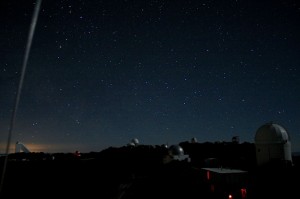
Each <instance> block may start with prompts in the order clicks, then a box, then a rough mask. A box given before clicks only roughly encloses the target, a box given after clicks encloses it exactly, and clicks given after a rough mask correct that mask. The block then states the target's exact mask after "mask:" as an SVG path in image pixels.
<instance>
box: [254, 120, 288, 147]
mask: <svg viewBox="0 0 300 199" xmlns="http://www.w3.org/2000/svg"><path fill="white" fill-rule="evenodd" d="M289 140H290V137H289V135H288V133H287V131H286V130H285V129H284V128H283V127H282V126H280V125H278V124H275V123H267V124H264V125H262V126H261V127H259V128H258V129H257V131H256V134H255V142H256V143H266V142H268V143H284V142H287V141H289Z"/></svg>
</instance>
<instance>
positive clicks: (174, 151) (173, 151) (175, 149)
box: [169, 145, 184, 156]
mask: <svg viewBox="0 0 300 199" xmlns="http://www.w3.org/2000/svg"><path fill="white" fill-rule="evenodd" d="M169 154H170V155H171V156H182V155H184V151H183V148H182V147H181V146H179V145H172V146H170V148H169Z"/></svg>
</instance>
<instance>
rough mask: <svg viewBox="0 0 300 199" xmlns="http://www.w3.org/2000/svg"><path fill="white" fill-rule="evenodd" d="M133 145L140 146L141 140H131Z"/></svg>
mask: <svg viewBox="0 0 300 199" xmlns="http://www.w3.org/2000/svg"><path fill="white" fill-rule="evenodd" d="M131 143H132V144H134V145H138V144H139V143H140V142H139V140H138V139H137V138H133V139H132V140H131Z"/></svg>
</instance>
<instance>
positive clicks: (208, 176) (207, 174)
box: [206, 171, 210, 180]
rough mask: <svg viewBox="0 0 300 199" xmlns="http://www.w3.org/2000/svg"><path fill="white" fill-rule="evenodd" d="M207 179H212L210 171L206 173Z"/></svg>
mask: <svg viewBox="0 0 300 199" xmlns="http://www.w3.org/2000/svg"><path fill="white" fill-rule="evenodd" d="M206 178H207V180H209V179H210V172H209V171H206Z"/></svg>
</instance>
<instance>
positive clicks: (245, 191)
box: [241, 188, 247, 199]
mask: <svg viewBox="0 0 300 199" xmlns="http://www.w3.org/2000/svg"><path fill="white" fill-rule="evenodd" d="M241 195H242V198H243V199H244V198H246V197H247V190H246V189H245V188H242V189H241Z"/></svg>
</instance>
